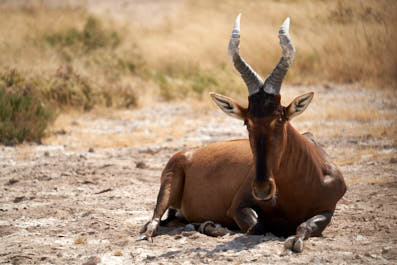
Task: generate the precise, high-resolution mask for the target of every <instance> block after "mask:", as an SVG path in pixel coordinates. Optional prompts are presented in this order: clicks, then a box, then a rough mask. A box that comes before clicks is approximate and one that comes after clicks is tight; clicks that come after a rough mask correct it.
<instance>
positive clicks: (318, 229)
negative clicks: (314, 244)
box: [284, 212, 332, 253]
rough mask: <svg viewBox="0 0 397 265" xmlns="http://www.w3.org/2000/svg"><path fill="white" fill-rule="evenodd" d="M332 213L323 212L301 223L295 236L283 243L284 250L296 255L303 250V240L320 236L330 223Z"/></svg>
mask: <svg viewBox="0 0 397 265" xmlns="http://www.w3.org/2000/svg"><path fill="white" fill-rule="evenodd" d="M331 218H332V213H330V212H325V213H322V214H319V215H316V216H314V217H312V218H310V219H309V220H307V221H306V222H303V223H302V224H300V225H299V226H298V228H297V229H296V235H294V236H290V237H288V238H287V239H286V240H285V242H284V247H285V249H291V250H292V251H294V252H296V253H300V252H302V250H303V240H306V239H308V238H309V237H312V236H321V233H322V232H323V231H324V229H325V228H326V227H327V225H328V224H329V222H330V221H331Z"/></svg>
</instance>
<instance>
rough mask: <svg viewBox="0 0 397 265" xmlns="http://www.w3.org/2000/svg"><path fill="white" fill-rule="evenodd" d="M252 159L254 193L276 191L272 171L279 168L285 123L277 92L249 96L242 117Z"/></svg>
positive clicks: (265, 196) (261, 195)
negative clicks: (253, 164) (246, 107)
mask: <svg viewBox="0 0 397 265" xmlns="http://www.w3.org/2000/svg"><path fill="white" fill-rule="evenodd" d="M244 122H245V124H246V126H247V130H248V134H249V141H250V145H251V150H252V153H253V156H254V160H255V180H254V182H253V183H252V191H253V195H254V197H255V198H256V199H258V200H270V199H272V198H273V196H274V194H275V192H276V185H275V181H274V175H273V174H274V171H275V170H277V169H278V166H279V163H280V159H281V155H282V151H283V146H284V142H285V124H286V121H285V120H284V118H283V107H282V106H281V105H280V95H273V94H267V93H265V92H264V91H261V92H258V93H256V94H254V95H252V96H250V97H249V107H248V111H247V115H246V118H245V121H244Z"/></svg>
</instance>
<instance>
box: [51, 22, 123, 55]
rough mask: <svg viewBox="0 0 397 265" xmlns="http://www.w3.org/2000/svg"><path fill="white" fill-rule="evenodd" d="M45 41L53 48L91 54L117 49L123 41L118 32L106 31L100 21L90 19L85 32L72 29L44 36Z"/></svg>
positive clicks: (84, 29)
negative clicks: (92, 52) (101, 50)
mask: <svg viewBox="0 0 397 265" xmlns="http://www.w3.org/2000/svg"><path fill="white" fill-rule="evenodd" d="M44 40H45V41H46V42H47V43H48V44H49V45H50V46H52V47H57V48H65V47H70V48H74V49H80V50H81V51H82V52H90V51H93V50H96V49H98V48H103V47H111V48H115V47H117V46H118V45H119V44H120V42H121V39H120V37H119V34H118V33H117V32H116V31H111V30H106V29H104V28H103V26H102V24H101V23H100V21H99V20H97V19H96V18H94V17H88V19H87V22H86V23H85V26H84V28H83V30H78V29H76V28H70V29H69V30H66V31H63V32H56V33H51V34H46V35H44Z"/></svg>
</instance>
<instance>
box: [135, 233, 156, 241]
mask: <svg viewBox="0 0 397 265" xmlns="http://www.w3.org/2000/svg"><path fill="white" fill-rule="evenodd" d="M142 240H147V241H148V242H150V243H153V239H152V237H151V236H147V235H140V236H138V237H137V238H136V241H142Z"/></svg>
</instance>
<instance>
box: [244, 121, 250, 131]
mask: <svg viewBox="0 0 397 265" xmlns="http://www.w3.org/2000/svg"><path fill="white" fill-rule="evenodd" d="M244 125H245V127H247V129H249V128H250V124H249V122H248V121H247V120H245V121H244Z"/></svg>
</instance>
